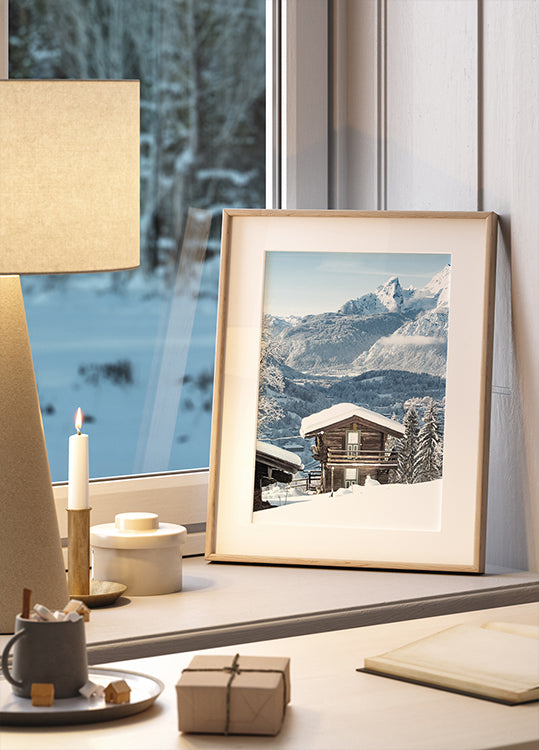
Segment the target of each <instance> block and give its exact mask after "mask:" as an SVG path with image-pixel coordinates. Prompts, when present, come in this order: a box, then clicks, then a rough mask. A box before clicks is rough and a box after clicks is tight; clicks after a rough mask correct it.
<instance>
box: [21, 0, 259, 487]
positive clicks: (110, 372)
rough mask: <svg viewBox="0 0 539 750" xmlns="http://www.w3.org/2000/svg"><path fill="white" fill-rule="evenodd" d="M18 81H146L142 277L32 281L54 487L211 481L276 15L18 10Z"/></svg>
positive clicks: (87, 6)
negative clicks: (70, 455) (269, 36)
mask: <svg viewBox="0 0 539 750" xmlns="http://www.w3.org/2000/svg"><path fill="white" fill-rule="evenodd" d="M9 34H10V39H9V74H10V77H11V78H100V79H108V78H137V79H140V81H141V267H140V269H138V270H137V271H134V272H119V273H109V274H97V275H87V274H83V275H76V276H53V277H51V276H48V277H25V278H23V279H22V284H23V293H24V299H25V307H26V315H27V321H28V328H29V333H30V340H31V345H32V353H33V358H34V367H35V371H36V379H37V384H38V390H39V396H40V403H41V408H42V414H43V424H44V431H45V437H46V441H47V449H48V455H49V463H50V467H51V474H52V478H53V481H54V480H56V481H62V480H65V479H66V474H67V450H66V446H67V438H68V435H69V434H70V433H71V432H73V415H74V413H75V411H76V408H77V407H78V406H81V408H82V410H83V412H84V414H85V422H86V426H87V430H86V431H87V432H88V433H89V434H90V441H91V443H90V444H91V457H90V470H91V475H92V476H93V477H106V476H117V475H132V474H147V473H153V472H159V473H161V472H164V471H171V470H177V469H192V468H199V467H206V466H207V465H208V454H209V435H210V420H211V404H212V383H213V358H214V331H215V319H216V305H217V281H218V267H219V244H220V216H221V210H222V208H223V207H225V206H245V207H251V206H252V207H258V206H263V205H264V204H265V179H266V178H265V139H266V135H265V98H266V79H265V51H264V50H265V3H264V0H219V2H217V3H216V2H214V0H196V1H194V0H160V2H155V0H137V2H136V3H133V2H131V0H70V2H67V3H66V2H65V1H64V0H47V2H42V0H10V3H9Z"/></svg>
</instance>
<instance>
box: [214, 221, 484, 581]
mask: <svg viewBox="0 0 539 750" xmlns="http://www.w3.org/2000/svg"><path fill="white" fill-rule="evenodd" d="M496 232H497V216H496V214H494V213H491V212H389V211H384V212H363V211H306V210H305V211H303V210H297V211H288V210H258V209H230V210H228V209H227V210H225V211H224V216H223V234H222V248H221V271H220V288H219V309H218V322H217V350H216V366H215V381H214V403H213V418H212V419H213V421H212V438H211V453H210V477H209V498H208V517H207V529H206V559H208V560H210V561H230V562H249V563H275V564H291V565H309V566H315V565H319V566H336V567H357V568H363V567H369V568H383V569H415V570H440V571H462V572H469V573H481V572H483V571H484V562H485V530H486V502H487V491H488V487H487V480H488V452H489V426H490V391H491V362H492V330H493V319H494V284H495V265H496V261H495V258H496Z"/></svg>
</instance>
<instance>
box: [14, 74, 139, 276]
mask: <svg viewBox="0 0 539 750" xmlns="http://www.w3.org/2000/svg"><path fill="white" fill-rule="evenodd" d="M139 155H140V141H139V82H138V81H70V80H66V81H34V80H9V81H0V273H2V274H27V273H32V274H38V273H47V274H48V273H73V272H86V271H109V270H120V269H127V268H133V267H136V266H138V265H139V162H140V158H139Z"/></svg>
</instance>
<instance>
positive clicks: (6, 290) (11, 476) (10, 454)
mask: <svg viewBox="0 0 539 750" xmlns="http://www.w3.org/2000/svg"><path fill="white" fill-rule="evenodd" d="M0 466H1V467H2V469H1V471H0V512H1V516H0V517H1V519H2V522H1V523H0V632H2V633H13V631H14V628H15V616H16V615H17V614H18V613H19V612H20V611H21V604H22V591H23V588H28V589H31V590H32V600H33V601H34V602H38V603H40V604H44V605H45V606H46V607H48V608H49V609H62V608H63V607H64V606H65V604H66V603H67V601H68V591H67V580H66V574H65V565H64V559H63V555H62V546H61V542H60V534H59V531H58V520H57V517H56V508H55V505H54V496H53V492H52V484H51V477H50V471H49V463H48V459H47V449H46V446H45V437H44V435H43V425H42V422H41V412H40V408H39V399H38V395H37V388H36V381H35V376H34V367H33V363H32V354H31V350H30V342H29V340H28V329H27V327H26V316H25V313H24V304H23V299H22V292H21V286H20V281H19V277H18V276H0Z"/></svg>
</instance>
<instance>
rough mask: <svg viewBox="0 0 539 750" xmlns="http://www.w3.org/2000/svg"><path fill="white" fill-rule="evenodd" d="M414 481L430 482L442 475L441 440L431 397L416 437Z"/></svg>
mask: <svg viewBox="0 0 539 750" xmlns="http://www.w3.org/2000/svg"><path fill="white" fill-rule="evenodd" d="M414 470H415V481H416V482H431V481H432V480H434V479H439V478H440V477H441V476H442V441H441V438H440V425H439V422H438V417H437V407H436V404H435V403H434V401H433V400H432V399H431V402H430V404H429V405H428V406H427V408H426V410H425V414H424V416H423V426H422V427H421V429H420V430H419V434H418V438H417V453H416V457H415V465H414Z"/></svg>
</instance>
